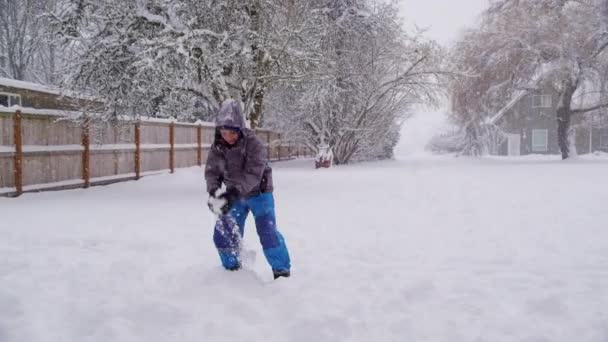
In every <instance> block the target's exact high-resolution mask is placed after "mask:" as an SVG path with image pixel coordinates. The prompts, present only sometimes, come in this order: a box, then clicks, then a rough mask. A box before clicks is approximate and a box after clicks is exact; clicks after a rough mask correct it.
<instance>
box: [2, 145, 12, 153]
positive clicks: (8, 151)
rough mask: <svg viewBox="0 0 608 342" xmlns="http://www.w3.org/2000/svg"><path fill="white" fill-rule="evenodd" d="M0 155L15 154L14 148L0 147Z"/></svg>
mask: <svg viewBox="0 0 608 342" xmlns="http://www.w3.org/2000/svg"><path fill="white" fill-rule="evenodd" d="M0 153H15V146H3V145H0Z"/></svg>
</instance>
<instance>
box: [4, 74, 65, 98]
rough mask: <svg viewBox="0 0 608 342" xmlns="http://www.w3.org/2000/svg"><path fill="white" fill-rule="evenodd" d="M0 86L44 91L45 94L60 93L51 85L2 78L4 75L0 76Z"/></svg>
mask: <svg viewBox="0 0 608 342" xmlns="http://www.w3.org/2000/svg"><path fill="white" fill-rule="evenodd" d="M0 86H5V87H11V88H19V89H27V90H32V91H37V92H41V93H46V94H53V95H62V93H61V91H60V90H59V89H57V88H52V87H49V86H45V85H42V84H37V83H30V82H24V81H18V80H13V79H10V78H4V77H0Z"/></svg>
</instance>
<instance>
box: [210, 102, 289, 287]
mask: <svg viewBox="0 0 608 342" xmlns="http://www.w3.org/2000/svg"><path fill="white" fill-rule="evenodd" d="M215 124H216V129H215V140H214V142H213V144H212V145H211V149H210V151H209V156H208V158H207V164H206V166H205V180H206V181H207V192H208V193H209V202H208V204H209V208H210V209H211V210H212V211H214V212H215V213H216V214H218V220H217V222H216V224H215V230H214V233H213V241H214V243H215V246H216V247H217V249H218V252H219V255H220V259H221V261H222V265H223V266H224V268H226V269H227V270H231V271H236V270H238V269H240V268H241V261H240V258H239V253H240V243H241V239H242V236H243V234H244V228H245V219H246V218H247V214H248V213H249V211H250V210H251V212H252V213H253V216H254V217H255V225H256V230H257V233H258V236H259V238H260V242H261V244H262V248H263V250H264V256H265V257H266V260H267V261H268V263H269V264H270V267H271V268H272V272H273V275H274V278H275V279H277V278H279V277H289V276H290V268H291V263H290V259H289V252H288V251H287V246H286V245H285V239H284V238H283V236H282V235H281V233H279V231H278V230H277V227H276V218H275V212H274V198H273V196H272V190H273V187H272V169H271V168H270V166H269V165H268V163H267V160H266V148H265V147H264V145H263V144H262V142H261V141H260V139H258V138H257V137H256V136H255V133H254V132H253V131H252V130H250V129H248V128H246V127H245V120H244V118H243V115H242V114H241V108H240V105H239V104H238V103H237V102H236V101H234V100H226V101H224V102H223V103H222V105H221V108H220V111H219V113H218V116H217V118H216V121H215ZM222 183H223V184H224V185H225V186H226V190H225V191H224V192H221V190H220V187H221V185H222ZM218 203H219V205H217V204H218ZM215 207H216V208H217V210H214V208H215Z"/></svg>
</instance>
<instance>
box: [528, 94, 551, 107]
mask: <svg viewBox="0 0 608 342" xmlns="http://www.w3.org/2000/svg"><path fill="white" fill-rule="evenodd" d="M532 108H551V95H532Z"/></svg>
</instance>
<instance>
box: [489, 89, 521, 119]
mask: <svg viewBox="0 0 608 342" xmlns="http://www.w3.org/2000/svg"><path fill="white" fill-rule="evenodd" d="M531 92H532V90H520V91H519V92H517V94H515V96H513V98H512V99H511V101H509V102H507V104H506V105H505V106H504V107H502V108H501V109H500V110H499V111H498V112H497V113H496V114H494V116H492V117H491V118H489V119H488V120H487V121H486V123H488V124H491V125H493V124H495V123H496V122H497V121H498V120H500V118H502V117H503V116H504V115H505V114H506V113H507V112H508V111H509V110H510V109H511V108H513V106H515V105H516V104H517V103H518V102H519V100H521V99H522V98H523V97H524V96H526V95H528V94H529V93H531Z"/></svg>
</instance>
